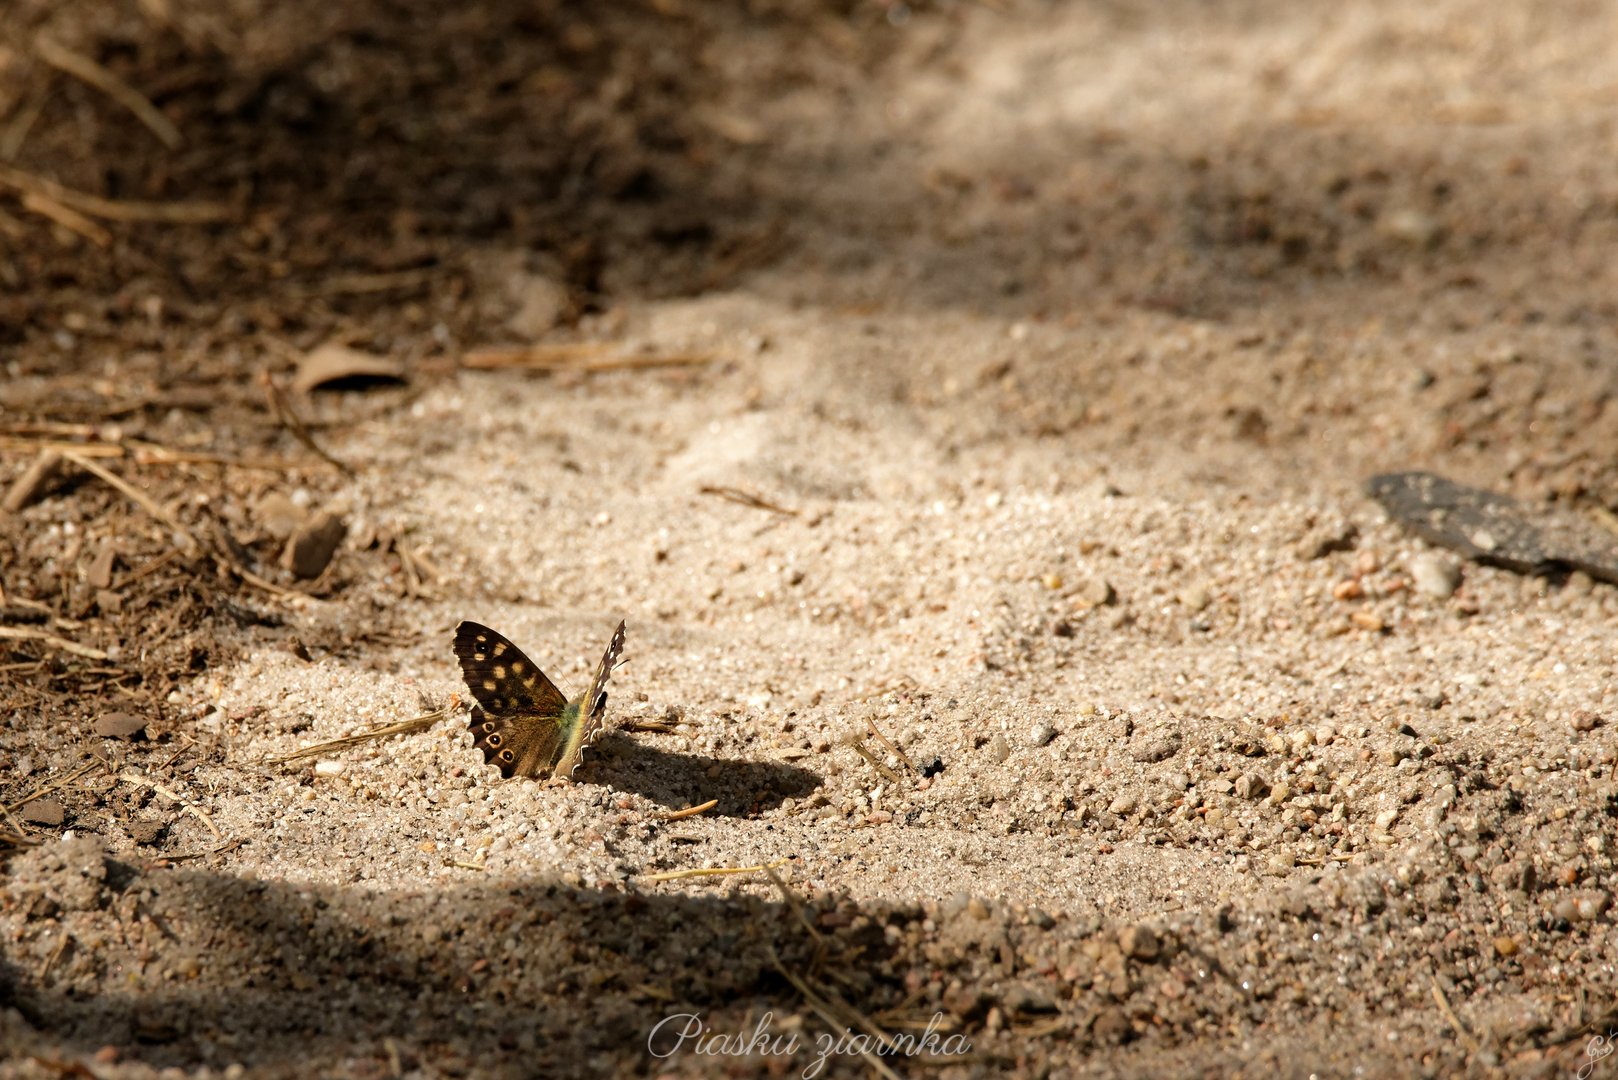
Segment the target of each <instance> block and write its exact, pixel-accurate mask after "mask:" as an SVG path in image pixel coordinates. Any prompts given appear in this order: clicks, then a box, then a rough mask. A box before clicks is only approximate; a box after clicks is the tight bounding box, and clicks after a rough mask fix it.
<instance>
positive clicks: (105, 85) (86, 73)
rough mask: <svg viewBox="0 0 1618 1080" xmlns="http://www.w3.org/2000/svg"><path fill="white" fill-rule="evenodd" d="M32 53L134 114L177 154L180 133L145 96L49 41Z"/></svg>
mask: <svg viewBox="0 0 1618 1080" xmlns="http://www.w3.org/2000/svg"><path fill="white" fill-rule="evenodd" d="M34 52H35V53H37V54H38V55H39V58H40V59H41V60H43V61H45V62H46V63H47V64H49V65H50V66H51V67H53V68H55V69H56V70H58V71H61V72H65V73H66V74H68V75H71V76H73V77H74V78H75V79H78V80H79V81H81V82H84V83H88V84H89V85H90V86H93V87H95V88H96V89H97V90H100V91H101V92H102V93H103V94H106V95H107V96H108V97H110V98H112V100H114V101H116V102H117V103H118V104H120V105H122V106H123V107H124V108H126V109H128V110H129V111H130V112H132V113H134V114H135V118H136V119H137V120H139V121H140V122H141V123H143V124H145V125H146V127H147V129H148V130H150V131H151V133H152V134H153V135H156V136H157V137H158V140H159V141H161V142H162V144H163V145H164V146H166V147H168V148H169V149H170V150H178V149H179V148H180V144H181V143H183V142H184V141H185V140H184V139H183V138H182V137H181V135H180V129H179V128H177V127H175V126H174V122H173V121H172V120H170V119H169V118H168V117H166V116H164V115H163V114H162V113H161V112H159V111H158V108H157V106H156V105H153V104H152V103H151V100H150V99H149V98H147V97H146V95H145V94H142V93H141V92H140V91H139V90H136V89H135V88H134V87H133V86H130V85H129V84H128V83H126V82H124V80H122V79H120V78H119V77H118V76H116V75H114V74H113V73H112V72H110V71H108V70H107V69H106V68H104V67H102V66H101V65H100V64H98V63H96V62H95V61H94V60H92V59H90V58H89V57H88V56H85V55H84V54H83V53H76V52H74V51H73V50H72V49H69V48H65V47H64V46H61V45H58V44H56V42H54V41H51V40H50V39H49V38H40V39H38V40H37V41H35V42H34Z"/></svg>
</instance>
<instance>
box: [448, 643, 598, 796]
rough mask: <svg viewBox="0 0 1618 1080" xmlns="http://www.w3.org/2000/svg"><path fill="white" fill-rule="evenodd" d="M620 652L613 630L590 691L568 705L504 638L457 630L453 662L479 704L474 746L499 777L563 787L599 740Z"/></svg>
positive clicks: (474, 711)
mask: <svg viewBox="0 0 1618 1080" xmlns="http://www.w3.org/2000/svg"><path fill="white" fill-rule="evenodd" d="M623 648H624V624H623V623H621V622H620V623H619V624H618V629H617V631H615V632H614V633H613V635H612V641H611V642H609V643H608V644H607V651H606V652H605V653H603V654H602V656H601V663H600V664H598V665H597V666H596V672H595V677H594V678H592V679H591V680H590V689H588V690H586V691H585V692H584V694H583V695H582V696H580V697H577V698H574V699H573V700H572V701H569V700H567V698H565V697H563V696H562V692H561V691H560V690H558V689H556V684H555V683H553V682H551V681H550V680H549V679H547V678H546V677H545V673H544V672H543V671H541V670H539V666H538V665H537V664H535V663H534V662H533V661H532V660H530V659H528V657H526V656H524V655H523V651H522V650H521V649H519V648H517V646H515V645H513V644H512V643H511V642H510V641H508V640H507V639H506V638H505V637H503V636H502V635H500V634H498V633H496V632H495V631H493V630H490V629H489V628H488V627H487V626H484V625H482V624H481V623H475V622H463V623H461V624H460V625H459V626H457V627H456V628H455V655H456V656H457V657H458V658H459V659H460V661H461V674H462V676H463V677H464V678H465V679H466V685H467V688H468V689H470V690H471V691H472V696H473V697H474V698H476V699H477V704H476V705H473V706H472V717H471V720H470V724H471V728H472V740H473V743H474V745H476V746H477V748H478V749H479V750H482V751H483V760H484V761H485V762H487V763H488V764H491V765H497V766H499V768H500V775H501V776H503V777H507V778H510V777H512V776H545V777H552V778H558V777H559V778H561V779H564V780H566V779H569V778H571V777H572V775H573V771H574V770H575V769H577V768H578V767H579V761H580V759H581V758H582V757H583V756H584V751H585V748H586V747H588V746H589V745H590V744H591V743H593V742H595V740H596V739H597V738H598V737H600V735H601V732H602V730H603V724H602V717H603V716H604V715H605V714H606V711H607V689H606V688H607V678H608V677H609V676H610V675H611V674H612V666H613V664H615V663H617V662H618V654H619V653H621V652H622V651H623Z"/></svg>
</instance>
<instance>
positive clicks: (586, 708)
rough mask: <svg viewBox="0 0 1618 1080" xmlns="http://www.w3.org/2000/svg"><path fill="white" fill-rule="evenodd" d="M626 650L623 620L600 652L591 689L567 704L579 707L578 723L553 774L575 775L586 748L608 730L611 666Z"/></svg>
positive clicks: (569, 734) (571, 706) (563, 749)
mask: <svg viewBox="0 0 1618 1080" xmlns="http://www.w3.org/2000/svg"><path fill="white" fill-rule="evenodd" d="M623 651H624V624H623V623H622V622H620V623H619V624H618V629H617V630H615V631H613V635H612V640H611V641H610V642H608V643H607V651H606V652H604V653H602V654H601V663H599V664H597V665H596V673H595V678H593V679H591V680H590V688H589V689H588V690H586V691H585V692H584V696H582V697H580V698H579V699H578V700H577V701H575V702H572V703H571V704H569V705H568V711H569V712H574V710H577V711H576V712H575V713H574V715H575V716H577V717H578V723H576V724H575V725H574V727H573V728H572V730H571V731H569V732H568V737H567V741H566V743H565V745H564V746H563V747H562V756H561V759H560V760H559V761H557V763H556V769H555V771H554V772H552V773H551V775H552V776H561V777H570V776H572V775H573V771H574V770H575V769H577V768H578V767H579V762H580V761H581V760H583V758H584V751H585V750H586V749H587V748H588V747H589V746H590V745H591V744H592V743H594V742H595V741H596V739H598V738H600V737H601V733H602V731H604V730H605V728H606V725H605V724H604V723H603V720H604V718H605V716H606V714H607V680H608V679H609V678H610V677H611V676H612V666H613V665H614V664H616V663H617V662H618V656H619V654H620V653H622V652H623Z"/></svg>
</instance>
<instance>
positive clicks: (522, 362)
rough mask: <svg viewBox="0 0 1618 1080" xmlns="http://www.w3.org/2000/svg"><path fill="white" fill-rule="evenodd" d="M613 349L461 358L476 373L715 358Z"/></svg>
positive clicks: (632, 366)
mask: <svg viewBox="0 0 1618 1080" xmlns="http://www.w3.org/2000/svg"><path fill="white" fill-rule="evenodd" d="M613 348H614V346H612V345H609V344H606V343H604V342H598V341H583V342H571V343H563V344H552V345H530V346H528V347H526V348H520V349H479V350H477V351H475V352H469V353H467V354H466V355H465V356H463V357H461V366H462V367H465V368H471V369H473V370H475V371H502V370H508V369H516V370H520V371H584V372H602V371H643V370H647V369H650V368H668V367H700V366H702V365H704V364H711V363H713V362H714V361H715V360H717V359H718V357H716V356H713V355H710V354H708V353H640V354H629V355H618V356H612V355H607V354H609V353H610V352H611V351H612V349H613Z"/></svg>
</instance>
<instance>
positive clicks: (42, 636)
mask: <svg viewBox="0 0 1618 1080" xmlns="http://www.w3.org/2000/svg"><path fill="white" fill-rule="evenodd" d="M0 638H6V639H9V640H12V641H42V642H44V643H45V644H46V645H49V646H50V647H51V648H53V649H60V650H61V651H62V652H65V653H72V654H73V655H74V656H82V657H84V658H85V659H86V660H110V659H112V657H111V656H109V655H108V654H107V653H105V652H102V651H101V650H100V649H92V648H91V647H90V646H88V645H80V644H79V643H78V642H76V641H69V640H68V639H67V638H65V637H57V636H56V635H55V634H52V633H49V632H47V631H44V630H30V629H28V628H27V627H25V626H0Z"/></svg>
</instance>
